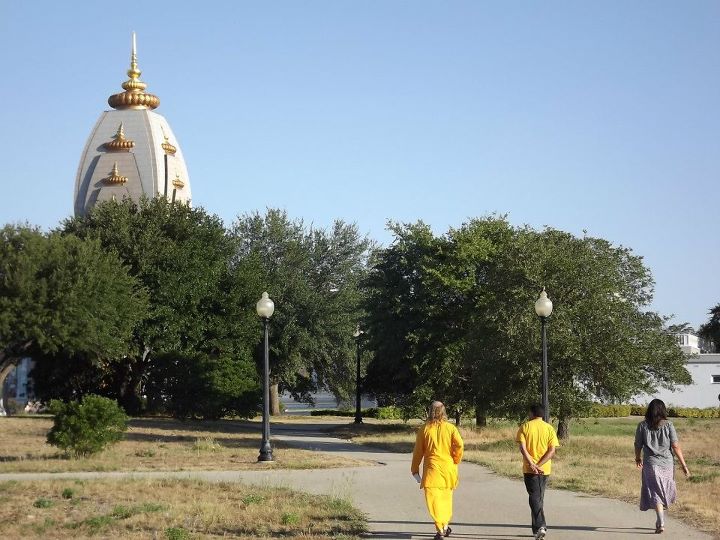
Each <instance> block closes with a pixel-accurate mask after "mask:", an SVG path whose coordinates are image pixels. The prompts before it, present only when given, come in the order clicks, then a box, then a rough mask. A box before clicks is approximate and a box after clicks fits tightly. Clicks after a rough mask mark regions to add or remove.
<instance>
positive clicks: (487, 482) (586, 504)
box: [0, 424, 712, 540]
mask: <svg viewBox="0 0 720 540" xmlns="http://www.w3.org/2000/svg"><path fill="white" fill-rule="evenodd" d="M273 429H274V434H275V435H274V438H275V439H277V440H282V441H284V442H285V443H286V444H291V445H294V446H300V447H303V448H311V449H315V450H318V451H322V452H332V453H337V454H339V455H342V456H346V457H349V458H355V459H363V460H369V461H372V462H374V465H369V466H367V467H354V468H341V469H322V470H275V471H187V472H185V471H183V472H136V473H122V472H109V473H98V472H86V473H76V472H74V473H54V474H47V473H18V474H0V481H2V480H35V479H47V478H168V477H172V478H201V479H204V480H208V481H214V482H228V481H230V482H234V481H239V482H244V483H251V484H258V485H267V486H283V487H292V488H295V489H299V490H302V491H307V492H310V493H318V494H331V495H335V496H342V497H347V498H350V499H351V500H352V501H353V502H354V503H355V504H356V505H357V506H358V507H359V508H360V509H361V510H363V511H364V512H366V513H367V515H368V516H369V522H370V533H369V534H368V537H369V538H376V539H388V540H390V539H392V540H406V539H428V538H432V536H433V535H434V530H433V526H432V524H431V523H430V522H429V518H428V515H427V511H426V509H425V504H424V499H423V496H422V493H421V491H420V490H419V488H418V485H417V483H416V482H415V481H414V480H413V478H412V477H411V476H410V472H409V456H408V455H406V454H395V453H389V452H383V451H378V450H374V449H371V448H367V447H364V446H360V445H355V444H352V443H350V442H347V441H343V440H340V439H336V438H331V437H328V436H327V435H325V434H323V433H321V432H318V431H317V429H318V426H317V425H316V424H315V425H302V424H285V425H277V426H274V427H273ZM681 496H682V494H681ZM545 500H546V503H545V506H546V516H547V519H548V524H549V532H548V538H549V539H554V538H558V539H566V540H567V539H573V540H583V539H588V540H589V539H596V540H601V539H608V540H623V539H627V538H642V536H643V535H651V534H654V527H653V524H654V521H655V517H654V514H653V513H650V512H645V513H642V512H640V511H639V510H638V509H637V508H636V507H635V506H634V505H630V504H626V503H623V502H620V501H615V500H611V499H605V498H602V497H592V496H587V495H581V494H577V493H572V492H569V491H562V490H554V489H549V490H548V492H547V494H546V498H545ZM529 517H530V516H529V509H528V506H527V494H526V493H525V488H524V486H523V484H522V482H520V481H518V480H509V479H506V478H501V477H499V476H497V475H495V474H493V473H491V472H489V471H488V470H487V469H485V468H483V467H480V466H478V465H473V464H467V463H465V464H462V465H461V469H460V486H459V487H458V489H457V491H456V493H455V512H454V519H453V523H452V527H453V538H459V539H465V540H469V539H484V540H504V539H508V540H509V539H518V538H532V535H531V534H530V532H531V531H530V528H529V526H528V521H529ZM666 525H667V527H666V533H665V534H664V535H663V536H662V537H661V538H663V539H665V540H694V539H706V540H710V539H711V538H712V537H711V536H710V535H707V534H704V533H701V532H699V531H696V530H694V529H692V528H691V527H688V526H687V525H683V524H682V523H680V522H678V521H676V520H674V519H668V520H667V524H666Z"/></svg>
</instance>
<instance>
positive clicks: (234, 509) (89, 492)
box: [0, 480, 366, 540]
mask: <svg viewBox="0 0 720 540" xmlns="http://www.w3.org/2000/svg"><path fill="white" fill-rule="evenodd" d="M0 501H2V504H0V537H2V538H8V539H9V538H53V539H58V540H61V539H67V538H73V539H79V538H89V537H95V538H113V539H115V538H122V539H131V538H138V539H139V538H143V539H145V538H157V539H161V538H162V539H167V540H189V539H195V538H277V537H290V538H302V539H305V540H311V539H312V540H321V539H322V540H325V539H329V538H335V539H346V540H349V539H355V538H358V535H360V534H361V533H362V532H364V531H365V528H366V524H365V518H364V516H363V515H362V514H361V513H360V512H359V511H358V510H356V509H355V508H354V507H353V506H352V505H351V504H350V503H348V502H347V501H345V500H343V499H337V498H332V497H327V496H317V495H312V496H311V495H308V494H304V493H298V492H294V491H290V490H287V489H278V488H260V487H251V486H244V485H240V484H234V483H233V484H224V483H204V482H200V481H192V480H126V481H111V480H93V481H89V482H83V481H60V480H48V481H41V482H2V483H0Z"/></svg>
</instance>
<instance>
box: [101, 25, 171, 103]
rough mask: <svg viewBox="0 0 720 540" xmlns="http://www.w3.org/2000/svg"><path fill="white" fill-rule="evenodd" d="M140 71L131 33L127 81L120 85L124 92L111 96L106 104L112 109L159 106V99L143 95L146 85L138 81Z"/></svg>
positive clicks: (135, 45)
mask: <svg viewBox="0 0 720 540" xmlns="http://www.w3.org/2000/svg"><path fill="white" fill-rule="evenodd" d="M140 75H142V71H140V68H139V67H138V63H137V41H136V38H135V32H133V33H132V48H131V50H130V69H128V70H127V76H128V77H129V79H128V80H127V81H125V82H124V83H122V87H123V89H124V90H125V92H122V93H120V94H113V95H112V96H110V97H109V98H108V104H109V105H110V106H111V107H112V108H114V109H154V108H156V107H157V106H158V105H160V98H158V97H157V96H154V95H152V94H147V93H145V89H146V88H147V84H145V83H144V82H143V81H141V80H140Z"/></svg>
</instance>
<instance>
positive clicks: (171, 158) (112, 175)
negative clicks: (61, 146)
mask: <svg viewBox="0 0 720 540" xmlns="http://www.w3.org/2000/svg"><path fill="white" fill-rule="evenodd" d="M127 74H128V77H129V79H128V80H127V81H125V82H124V83H122V88H123V90H124V92H121V93H119V94H113V95H112V96H110V97H109V98H108V104H109V105H110V107H112V110H109V111H104V112H103V113H102V114H101V115H100V118H99V119H98V121H97V123H96V124H95V127H94V128H93V131H92V133H91V134H90V137H89V138H88V141H87V144H86V145H85V150H84V151H83V153H82V157H81V158H80V165H79V167H78V172H77V177H76V179H75V204H74V209H75V215H76V216H82V215H85V214H86V213H87V211H88V210H89V209H90V208H92V206H94V205H95V204H97V203H99V202H102V201H107V200H118V201H120V200H122V199H124V198H130V199H132V200H134V201H138V200H140V198H141V197H142V196H143V195H144V196H146V197H148V198H153V197H166V198H167V199H168V200H171V201H174V202H183V203H187V204H190V199H191V196H190V195H191V194H190V178H189V176H188V172H187V167H186V165H185V160H184V159H183V154H182V151H181V150H180V146H179V145H178V142H177V139H176V138H175V135H174V134H173V132H172V129H170V125H169V124H168V122H167V120H165V118H164V117H162V116H161V115H159V114H157V113H156V112H153V111H154V109H156V108H157V107H158V106H159V105H160V98H158V97H157V96H155V95H153V94H149V93H147V92H145V89H146V88H147V85H146V84H145V83H144V82H143V81H141V80H140V74H141V72H140V68H138V63H137V47H136V43H135V33H133V35H132V52H131V54H130V69H128V71H127Z"/></svg>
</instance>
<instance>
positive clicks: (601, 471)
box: [338, 418, 720, 538]
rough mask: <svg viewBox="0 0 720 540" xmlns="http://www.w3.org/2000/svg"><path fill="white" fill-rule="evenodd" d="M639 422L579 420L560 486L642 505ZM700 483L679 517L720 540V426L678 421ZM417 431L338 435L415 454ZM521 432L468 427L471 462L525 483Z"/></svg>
mask: <svg viewBox="0 0 720 540" xmlns="http://www.w3.org/2000/svg"><path fill="white" fill-rule="evenodd" d="M638 421H639V419H637V418H617V419H610V418H608V419H597V420H596V419H588V420H579V421H576V422H575V423H574V424H573V426H572V433H571V435H572V437H571V439H570V441H568V442H567V443H566V444H564V445H563V447H562V448H561V449H559V450H558V454H557V457H556V458H555V460H554V461H553V475H552V485H553V486H554V487H556V488H562V489H569V490H573V491H582V492H585V493H592V494H597V495H604V496H608V497H613V498H616V499H621V500H624V501H627V502H630V503H637V501H638V492H639V485H640V473H639V471H638V470H637V469H636V468H635V458H634V452H633V436H634V433H635V426H636V425H637V423H638ZM673 423H674V424H675V426H676V428H677V430H678V433H679V435H680V439H681V445H682V447H683V450H684V453H685V458H686V460H687V462H688V466H689V467H690V471H691V473H692V477H691V478H690V480H686V479H685V478H684V477H682V473H680V474H679V477H678V480H677V482H678V502H677V504H676V505H675V506H673V508H672V509H671V513H672V514H673V515H675V516H676V517H679V518H681V519H683V520H684V521H686V522H688V523H690V524H692V525H694V526H696V527H699V528H702V529H704V530H706V531H709V532H711V533H714V534H715V535H716V536H717V537H718V538H720V505H719V504H718V501H719V500H720V445H719V444H718V441H719V440H720V421H718V420H699V419H698V420H695V419H674V421H673ZM415 427H416V425H412V424H410V425H407V424H398V423H385V424H380V425H378V424H375V425H364V426H360V427H355V426H349V427H343V428H340V429H339V430H338V433H339V434H340V435H341V436H345V437H349V438H352V439H353V440H354V441H355V442H358V443H362V444H368V445H372V446H376V447H381V448H385V449H387V450H390V451H394V452H411V451H412V445H413V442H414V429H415ZM516 431H517V426H516V425H513V424H512V423H509V422H497V423H493V424H492V425H490V426H488V427H487V428H485V429H482V430H476V429H474V428H461V433H462V435H463V438H464V439H465V461H469V462H472V463H478V464H480V465H485V466H487V467H489V468H490V469H492V470H493V471H495V472H497V473H499V474H502V475H504V476H509V477H516V478H519V477H520V474H521V472H522V471H521V468H520V459H519V453H518V451H517V448H516V445H515V442H514V438H515V433H516Z"/></svg>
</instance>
